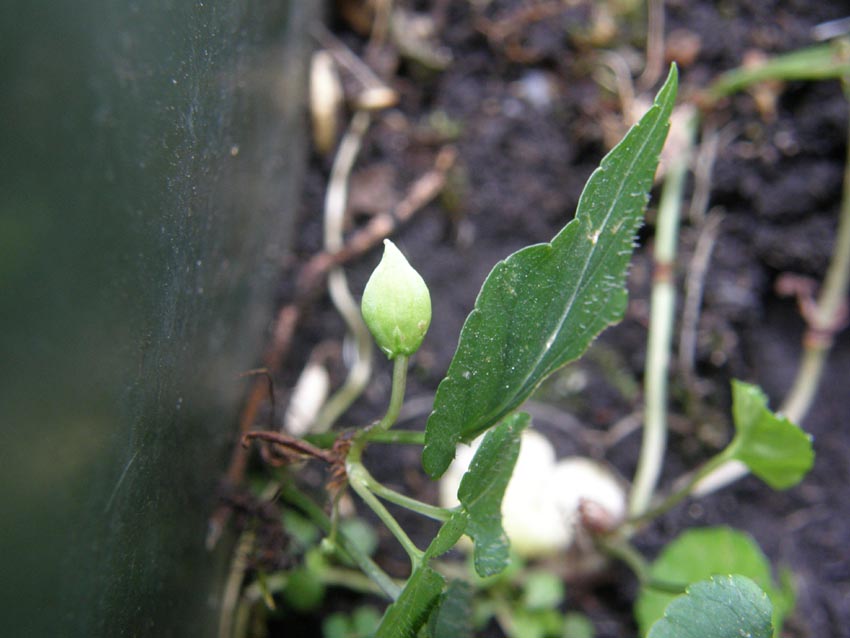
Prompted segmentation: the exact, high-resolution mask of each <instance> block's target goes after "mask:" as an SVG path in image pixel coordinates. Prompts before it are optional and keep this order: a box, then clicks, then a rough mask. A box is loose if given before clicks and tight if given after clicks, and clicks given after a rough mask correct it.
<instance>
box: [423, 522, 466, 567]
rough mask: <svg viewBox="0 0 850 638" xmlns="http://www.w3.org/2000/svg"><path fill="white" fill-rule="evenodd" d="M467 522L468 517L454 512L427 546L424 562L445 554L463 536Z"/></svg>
mask: <svg viewBox="0 0 850 638" xmlns="http://www.w3.org/2000/svg"><path fill="white" fill-rule="evenodd" d="M468 521H469V517H468V516H467V514H466V512H463V511H456V512H454V513H453V514H452V515H451V518H449V520H447V521H446V522H445V523H443V526H442V527H441V528H440V529H439V531H438V532H437V535H436V536H435V537H434V540H432V541H431V544H430V545H428V549H426V550H425V560H426V561H427V560H430V559H432V558H436V557H437V556H440V555H442V554H445V553H446V552H447V551H449V550H450V549H451V548H452V547H454V546H455V543H457V542H458V541H459V540H460V537H461V536H463V533H464V531H466V524H467V522H468Z"/></svg>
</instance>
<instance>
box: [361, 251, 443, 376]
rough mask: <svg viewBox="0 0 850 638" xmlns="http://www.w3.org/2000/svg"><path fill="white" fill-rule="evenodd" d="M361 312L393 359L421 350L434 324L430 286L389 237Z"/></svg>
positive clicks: (372, 277) (370, 281) (379, 343)
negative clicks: (429, 327)
mask: <svg viewBox="0 0 850 638" xmlns="http://www.w3.org/2000/svg"><path fill="white" fill-rule="evenodd" d="M361 311H362V313H363V319H364V320H365V321H366V325H367V326H368V327H369V330H370V332H371V333H372V336H373V337H374V338H375V341H376V342H377V343H378V346H379V347H380V348H381V350H383V351H384V353H385V354H386V355H387V356H388V357H389V358H390V359H394V358H395V357H397V356H398V355H400V354H404V355H411V354H413V353H414V352H416V351H417V350H418V349H419V346H420V345H421V344H422V339H424V338H425V333H426V332H427V331H428V326H429V325H430V324H431V295H430V294H429V292H428V286H426V285H425V281H424V280H423V279H422V277H421V276H420V275H419V273H418V272H416V270H415V269H414V268H413V266H411V265H410V263H409V262H408V261H407V259H406V258H405V257H404V255H403V254H402V253H401V251H400V250H399V249H398V248H397V247H396V245H395V244H394V243H393V242H391V241H390V240H389V239H385V240H384V255H383V257H382V258H381V262H380V263H379V264H378V266H377V268H375V270H374V272H372V276H371V277H370V278H369V281H368V282H367V283H366V288H365V289H364V290H363V300H362V302H361Z"/></svg>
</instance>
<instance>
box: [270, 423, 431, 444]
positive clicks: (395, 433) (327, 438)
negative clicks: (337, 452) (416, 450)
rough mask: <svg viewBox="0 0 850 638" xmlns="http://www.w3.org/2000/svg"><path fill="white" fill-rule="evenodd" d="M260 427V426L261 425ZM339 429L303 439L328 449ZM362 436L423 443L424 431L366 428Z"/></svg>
mask: <svg viewBox="0 0 850 638" xmlns="http://www.w3.org/2000/svg"><path fill="white" fill-rule="evenodd" d="M261 427H262V426H261ZM339 436H340V433H339V431H334V432H322V433H320V434H308V435H307V436H305V437H304V440H305V441H307V442H308V443H312V444H313V445H315V446H316V447H320V448H322V449H324V450H329V449H330V448H332V447H333V444H334V442H336V440H337V439H338V438H339ZM364 437H365V438H366V439H367V440H368V442H369V443H388V444H400V445H425V433H424V432H421V431H419V430H395V429H393V430H389V431H387V432H377V431H375V430H371V429H370V430H368V432H367V433H366V434H364Z"/></svg>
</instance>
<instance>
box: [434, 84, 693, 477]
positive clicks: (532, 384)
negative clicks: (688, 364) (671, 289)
mask: <svg viewBox="0 0 850 638" xmlns="http://www.w3.org/2000/svg"><path fill="white" fill-rule="evenodd" d="M676 90H677V73H676V69H675V67H673V68H671V70H670V75H669V76H668V78H667V81H666V82H665V84H664V86H663V87H662V88H661V90H660V91H659V93H658V95H657V97H656V100H655V104H654V105H653V106H652V108H650V109H649V111H648V112H647V113H646V115H644V116H643V118H641V120H640V122H638V123H637V124H636V125H635V126H634V127H633V128H632V129H631V130H630V131H629V132H628V134H627V135H626V137H625V138H624V139H623V140H622V141H621V142H620V143H619V144H618V145H617V146H616V147H615V148H614V149H613V150H612V151H611V152H610V153H608V155H606V156H605V158H604V159H603V160H602V162H601V164H600V166H599V168H598V169H597V170H596V171H595V172H594V173H593V174H592V175H591V176H590V179H589V180H588V182H587V185H586V186H585V188H584V191H583V192H582V194H581V198H580V199H579V203H578V208H577V210H576V215H575V219H573V220H572V221H571V222H570V223H569V224H567V225H566V226H565V227H564V228H563V230H561V232H560V233H558V235H557V236H556V237H555V238H554V239H553V240H552V242H551V243H548V244H538V245H535V246H529V247H527V248H524V249H522V250H520V251H519V252H516V253H514V254H513V255H511V256H510V257H508V258H507V259H505V260H504V261H502V262H499V263H498V264H496V266H495V267H494V268H493V270H492V271H491V273H490V275H489V276H488V277H487V280H486V281H485V282H484V285H483V287H482V288H481V292H480V293H479V295H478V299H477V300H476V302H475V308H474V309H473V310H472V312H471V313H470V315H469V317H467V319H466V323H465V324H464V326H463V330H462V331H461V335H460V340H459V342H458V347H457V351H456V352H455V356H454V358H453V359H452V363H451V365H450V366H449V370H448V373H447V375H446V378H445V379H443V381H442V382H441V383H440V386H439V388H438V389H437V396H436V397H435V400H434V411H433V412H432V414H431V416H430V417H429V418H428V423H427V427H426V430H425V449H424V450H423V452H422V463H423V466H424V467H425V470H426V471H427V472H428V474H430V475H431V476H432V477H434V478H436V477H439V476H441V475H442V474H443V472H445V471H446V468H448V466H449V464H450V463H451V461H452V459H453V458H454V454H455V448H456V446H457V444H458V442H460V441H465V442H469V441H471V440H472V439H474V438H475V437H476V436H478V435H479V434H480V433H481V432H484V431H485V430H487V429H488V428H490V427H492V426H493V425H495V424H496V423H498V422H499V421H500V420H501V419H503V418H504V417H505V416H506V415H507V414H509V413H510V412H511V411H513V410H515V409H516V408H517V407H519V406H520V404H522V402H523V401H525V399H526V398H528V396H529V395H530V394H531V393H532V392H533V391H534V389H535V388H536V387H537V386H538V385H539V384H540V383H541V382H542V381H543V379H545V377H546V376H547V375H549V374H551V373H552V372H554V371H555V370H557V369H558V368H560V367H562V366H564V365H565V364H567V363H569V362H570V361H573V360H575V359H577V358H578V357H580V356H581V355H582V354H583V353H584V351H585V350H586V349H587V348H588V346H589V345H590V343H591V341H592V340H593V339H594V338H595V337H596V336H597V335H598V334H599V333H600V332H601V331H602V330H603V329H605V328H606V327H608V326H609V325H611V324H614V323H616V322H618V321H620V319H622V316H623V312H624V311H625V308H626V301H627V294H626V290H625V288H624V284H625V277H626V271H627V269H628V265H629V261H630V260H631V255H632V249H633V245H634V239H635V232H636V230H637V228H638V226H639V225H640V223H641V222H642V219H643V210H644V208H645V206H646V202H647V200H648V193H649V190H650V188H651V187H652V180H653V176H654V175H655V169H656V166H657V164H658V156H659V153H660V152H661V148H662V146H663V145H664V140H665V138H666V136H667V129H668V127H669V118H670V113H671V112H672V109H673V103H674V101H675V98H676Z"/></svg>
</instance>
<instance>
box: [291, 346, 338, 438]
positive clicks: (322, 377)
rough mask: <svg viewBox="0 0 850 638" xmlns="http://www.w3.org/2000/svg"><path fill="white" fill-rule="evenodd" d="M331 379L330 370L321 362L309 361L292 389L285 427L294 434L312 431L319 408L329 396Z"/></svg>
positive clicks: (302, 434)
mask: <svg viewBox="0 0 850 638" xmlns="http://www.w3.org/2000/svg"><path fill="white" fill-rule="evenodd" d="M330 386H331V380H330V375H329V374H328V371H327V370H326V369H325V366H323V365H322V364H320V363H314V362H311V363H308V364H307V366H306V367H305V368H304V370H303V372H301V376H300V377H298V382H297V383H296V384H295V387H294V388H293V389H292V396H291V397H290V399H289V405H288V406H287V408H286V415H285V417H284V427H285V429H286V431H287V432H289V434H291V435H292V436H299V437H300V436H304V435H305V434H309V433H310V428H311V427H312V426H313V422H314V421H315V420H316V417H317V416H318V415H319V410H321V409H322V406H323V405H324V403H325V400H326V399H327V398H328V392H329V391H330Z"/></svg>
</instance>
